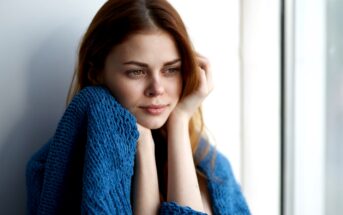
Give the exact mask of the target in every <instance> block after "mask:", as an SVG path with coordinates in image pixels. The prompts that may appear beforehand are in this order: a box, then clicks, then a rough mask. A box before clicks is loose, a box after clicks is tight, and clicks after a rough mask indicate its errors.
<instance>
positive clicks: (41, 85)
mask: <svg viewBox="0 0 343 215" xmlns="http://www.w3.org/2000/svg"><path fill="white" fill-rule="evenodd" d="M103 3H104V0H97V1H96V0H58V1H44V0H31V1H27V0H11V1H9V0H8V1H5V0H1V1H0V172H1V173H0V175H1V176H0V214H25V208H26V190H25V165H26V163H27V161H28V159H29V158H30V156H31V155H32V154H33V153H34V152H35V151H36V150H37V149H38V148H39V147H40V146H41V145H43V144H44V143H45V142H46V141H47V140H48V139H49V137H51V135H52V134H53V132H54V130H55V128H56V126H57V122H58V120H59V118H60V116H61V115H62V113H63V110H64V104H65V102H64V101H65V97H66V94H67V89H68V87H69V83H70V80H71V77H72V74H73V68H74V64H75V56H76V50H77V47H78V44H79V40H80V37H81V35H82V34H83V33H84V31H85V29H86V27H87V25H88V24H89V22H90V20H91V18H92V17H93V15H94V14H95V12H96V11H97V10H98V9H99V7H100V6H101V5H102V4H103Z"/></svg>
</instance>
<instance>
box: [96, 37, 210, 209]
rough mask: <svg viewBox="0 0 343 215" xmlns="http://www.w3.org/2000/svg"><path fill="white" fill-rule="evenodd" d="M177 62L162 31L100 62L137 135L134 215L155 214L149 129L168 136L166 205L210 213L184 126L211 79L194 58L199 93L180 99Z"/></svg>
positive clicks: (155, 182)
mask: <svg viewBox="0 0 343 215" xmlns="http://www.w3.org/2000/svg"><path fill="white" fill-rule="evenodd" d="M181 63H182V62H181V59H180V55H179V53H178V50H177V48H176V45H175V43H174V40H173V38H172V37H171V36H170V35H169V34H167V33H166V32H164V31H161V30H156V31H152V32H151V31H150V32H145V33H140V34H135V35H132V36H131V37H129V38H128V39H127V40H126V41H124V42H123V43H121V44H120V45H118V46H116V47H114V48H113V50H112V52H111V53H110V54H109V55H108V56H107V58H106V61H105V67H104V71H103V77H102V78H103V82H104V83H105V85H106V86H107V87H108V88H109V89H110V90H111V92H112V94H113V95H114V97H116V99H117V100H118V101H119V103H121V104H122V105H123V106H124V107H126V108H127V109H128V110H129V111H130V112H131V113H132V114H133V115H134V116H135V117H136V119H137V128H138V131H139V133H140V136H139V139H138V143H137V153H136V165H135V174H134V179H133V196H134V198H133V212H134V214H141V213H144V214H157V213H158V208H159V205H160V198H159V188H158V183H159V182H158V177H157V169H156V160H155V147H154V140H153V138H152V135H151V129H157V128H161V127H162V126H164V127H165V128H166V129H167V133H168V139H167V141H168V184H167V187H168V192H167V201H175V202H177V203H178V204H180V205H184V206H189V207H191V208H193V209H194V210H197V211H202V212H207V213H211V210H210V208H209V206H208V205H210V203H209V199H208V198H207V199H206V198H202V197H201V193H202V191H201V188H200V187H199V182H198V178H197V175H196V170H195V166H194V162H193V154H192V149H191V145H190V138H189V132H188V123H189V120H190V118H191V117H192V115H193V113H194V112H195V110H196V109H197V108H198V107H199V106H200V105H201V103H202V101H203V100H204V99H205V98H206V97H207V95H208V94H209V93H210V91H211V90H212V88H213V84H212V78H211V75H210V74H211V73H210V72H209V71H210V68H209V63H208V62H207V60H206V59H205V58H204V57H201V56H199V57H198V64H199V70H198V71H197V72H199V73H200V77H201V80H200V85H199V88H198V89H197V90H196V91H195V92H193V93H191V94H190V95H189V96H187V97H185V98H183V99H182V100H180V95H181V91H182V76H181V72H182V71H181V70H180V66H181ZM143 170H144V171H143ZM204 189H206V187H205V188H204ZM204 199H205V201H204ZM203 202H204V203H203Z"/></svg>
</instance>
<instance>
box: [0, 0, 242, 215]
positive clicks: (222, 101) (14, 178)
mask: <svg viewBox="0 0 343 215" xmlns="http://www.w3.org/2000/svg"><path fill="white" fill-rule="evenodd" d="M104 2H105V1H104V0H96V1H95V0H73V1H69V0H59V1H43V0H31V1H26V0H11V1H9V0H8V1H5V0H2V1H0V65H1V69H0V74H1V75H0V99H1V100H0V101H1V102H0V171H1V177H0V212H1V214H24V213H25V204H26V203H25V202H26V196H25V195H26V190H25V165H26V163H27V160H28V159H29V158H30V156H31V155H32V154H33V153H34V152H35V151H36V150H37V149H38V148H39V147H40V146H42V145H43V144H44V143H45V142H46V141H47V140H48V139H49V137H51V136H52V135H53V132H54V130H55V128H56V126H57V122H58V120H59V118H60V117H61V115H62V113H63V110H64V104H65V97H66V93H67V89H68V87H69V83H70V80H71V77H72V74H73V68H74V63H75V57H76V50H77V47H78V44H79V39H80V37H81V36H82V34H83V32H84V31H85V29H86V27H87V25H88V24H89V22H90V20H91V18H92V17H93V16H94V14H95V13H96V11H97V10H98V8H99V7H100V6H101V5H102V4H103V3H104ZM171 2H172V3H173V4H175V6H176V7H177V8H178V9H179V10H180V13H181V14H182V16H184V19H185V22H186V24H187V26H188V27H189V29H190V34H191V36H192V38H193V39H194V43H195V45H196V47H197V49H198V50H199V51H200V52H201V53H202V54H203V55H205V56H207V57H208V58H209V59H210V60H211V62H212V66H213V73H214V74H213V75H214V81H215V82H216V89H215V90H214V91H213V93H212V95H211V96H210V97H209V98H208V101H207V102H206V103H205V114H206V115H205V118H206V120H207V121H208V127H209V129H210V130H211V132H212V133H213V134H214V136H215V137H216V143H217V146H218V148H219V149H220V150H221V151H223V152H224V154H225V155H227V156H228V157H230V161H231V163H232V165H233V168H234V171H235V174H236V176H237V178H238V179H240V124H239V122H240V112H239V107H240V106H239V103H240V98H239V95H240V94H239V89H240V81H239V79H240V76H239V58H238V57H239V56H238V49H239V1H238V0H237V1H230V2H231V3H223V2H224V1H217V2H216V1H211V4H210V3H208V2H209V1H202V2H200V1H199V2H198V1H195V0H192V1H191V0H189V1H180V0H173V1H171ZM181 2H182V4H181ZM206 2H207V3H206ZM190 11H191V12H190ZM214 23H216V25H214ZM221 122H224V123H221Z"/></svg>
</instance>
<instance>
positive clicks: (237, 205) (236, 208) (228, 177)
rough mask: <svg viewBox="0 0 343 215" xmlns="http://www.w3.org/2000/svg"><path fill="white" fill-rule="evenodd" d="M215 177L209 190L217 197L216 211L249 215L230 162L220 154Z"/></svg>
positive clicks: (217, 158) (217, 156) (217, 155)
mask: <svg viewBox="0 0 343 215" xmlns="http://www.w3.org/2000/svg"><path fill="white" fill-rule="evenodd" d="M214 175H215V177H214V178H212V179H211V180H212V183H210V184H209V190H210V192H212V193H213V196H215V199H214V201H215V202H216V203H215V204H214V207H215V208H214V210H215V211H220V212H221V213H223V214H242V215H249V214H250V211H249V207H248V205H247V203H246V200H245V198H244V196H243V193H242V191H241V187H240V185H239V184H238V182H237V181H236V179H235V176H234V174H233V171H232V168H231V165H230V162H229V160H228V159H227V158H226V157H225V156H224V155H222V154H221V153H220V152H217V154H216V164H215V170H214Z"/></svg>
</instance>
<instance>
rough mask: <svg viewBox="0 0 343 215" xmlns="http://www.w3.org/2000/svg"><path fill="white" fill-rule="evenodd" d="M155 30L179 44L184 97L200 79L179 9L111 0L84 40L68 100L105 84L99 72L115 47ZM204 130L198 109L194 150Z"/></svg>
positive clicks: (141, 0)
mask: <svg viewBox="0 0 343 215" xmlns="http://www.w3.org/2000/svg"><path fill="white" fill-rule="evenodd" d="M154 29H155V30H156V29H161V30H163V31H165V32H167V33H169V34H170V35H171V36H172V38H173V39H174V41H175V43H176V45H177V48H178V51H179V54H180V56H181V61H182V64H181V65H182V68H181V69H182V75H183V77H182V80H183V91H182V95H181V98H180V99H182V98H183V97H185V96H187V95H189V94H190V93H192V92H193V91H195V90H196V89H197V87H198V86H199V80H200V77H199V73H198V72H196V71H197V69H198V66H197V61H196V54H195V51H194V49H193V46H192V43H191V41H190V39H189V36H188V33H187V31H186V27H185V25H184V23H183V21H182V19H181V17H180V15H179V14H178V13H177V11H176V10H175V9H174V8H173V7H172V6H171V5H170V4H169V3H168V2H167V1H166V0H125V1H123V0H109V1H107V2H106V3H105V4H104V5H103V6H102V7H101V8H100V10H99V11H98V12H97V14H96V15H95V17H94V18H93V20H92V22H91V23H90V26H89V27H88V29H87V31H86V33H85V35H84V37H83V39H82V41H81V44H80V48H79V53H78V62H77V65H76V69H75V74H74V77H73V81H72V84H71V87H70V89H69V93H68V98H67V103H69V102H70V100H71V99H72V98H73V96H74V95H75V94H76V93H78V92H79V91H80V90H81V89H83V88H84V87H86V86H90V85H98V84H101V83H100V80H99V77H100V75H99V74H100V73H101V72H102V70H103V67H104V63H105V59H106V57H107V55H108V54H109V53H110V51H111V50H112V49H113V47H114V46H116V45H118V44H120V43H121V42H123V41H124V40H125V39H127V38H128V37H129V36H130V35H133V34H136V33H139V32H146V31H151V30H154ZM203 133H204V122H203V117H202V112H201V108H198V110H197V111H196V112H195V114H194V115H193V117H192V118H191V120H190V122H189V134H190V141H191V145H192V150H193V153H194V152H195V151H196V149H197V147H198V143H199V139H200V137H201V136H202V135H203ZM207 150H208V149H206V150H205V151H207ZM197 162H199V161H196V163H197Z"/></svg>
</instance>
